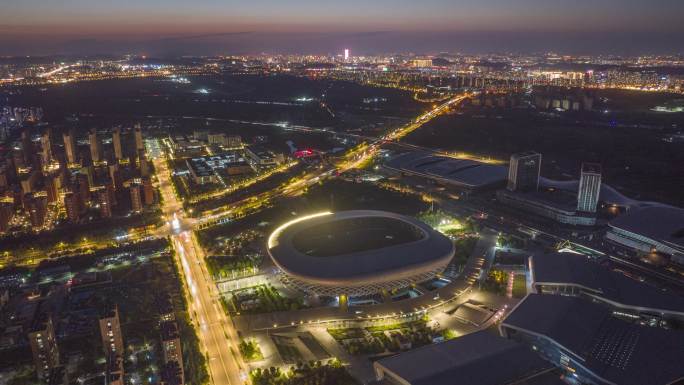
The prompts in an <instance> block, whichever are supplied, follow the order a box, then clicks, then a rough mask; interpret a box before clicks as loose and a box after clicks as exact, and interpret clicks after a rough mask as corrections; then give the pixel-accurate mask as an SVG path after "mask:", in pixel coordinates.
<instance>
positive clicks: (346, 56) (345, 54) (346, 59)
mask: <svg viewBox="0 0 684 385" xmlns="http://www.w3.org/2000/svg"><path fill="white" fill-rule="evenodd" d="M344 61H349V48H345V49H344Z"/></svg>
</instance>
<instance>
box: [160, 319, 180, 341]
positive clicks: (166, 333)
mask: <svg viewBox="0 0 684 385" xmlns="http://www.w3.org/2000/svg"><path fill="white" fill-rule="evenodd" d="M159 333H160V334H161V339H162V341H169V340H173V339H176V338H179V337H180V334H179V332H178V324H177V323H176V321H164V322H162V323H161V324H159Z"/></svg>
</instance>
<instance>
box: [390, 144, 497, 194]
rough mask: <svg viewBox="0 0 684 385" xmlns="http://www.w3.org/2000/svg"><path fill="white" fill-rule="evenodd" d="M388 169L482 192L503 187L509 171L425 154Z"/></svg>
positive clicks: (399, 160) (396, 161) (413, 155)
mask: <svg viewBox="0 0 684 385" xmlns="http://www.w3.org/2000/svg"><path fill="white" fill-rule="evenodd" d="M385 166H386V167H387V168H390V169H394V170H398V171H402V172H407V173H414V174H419V175H421V176H424V177H428V178H437V179H442V180H446V181H448V182H450V183H454V184H458V185H461V186H463V187H466V188H479V187H485V186H488V185H492V184H496V183H503V181H504V180H506V176H507V174H508V173H507V170H506V168H505V167H502V166H494V165H491V164H486V163H481V162H477V161H474V160H469V159H457V158H449V157H445V156H436V155H432V154H429V153H425V152H409V153H406V154H402V155H399V156H397V157H395V158H393V159H392V160H390V161H389V162H387V163H386V164H385Z"/></svg>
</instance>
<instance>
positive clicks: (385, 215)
mask: <svg viewBox="0 0 684 385" xmlns="http://www.w3.org/2000/svg"><path fill="white" fill-rule="evenodd" d="M268 253H269V255H270V256H271V259H272V260H273V262H274V263H275V264H276V266H278V267H279V268H280V270H282V272H283V273H284V274H285V277H286V279H287V281H288V282H289V283H290V284H292V285H294V286H296V287H297V288H299V289H301V290H303V291H306V292H309V293H315V294H318V295H324V296H342V295H346V296H362V295H370V294H376V293H380V292H383V291H390V290H392V289H398V288H402V287H406V286H409V285H411V284H413V283H417V282H421V281H425V280H428V279H431V278H433V277H434V276H435V275H437V274H439V273H441V272H442V271H443V270H444V269H445V268H446V266H447V265H448V264H449V262H450V261H451V259H452V257H453V256H454V244H453V242H452V241H451V240H450V239H449V238H447V237H445V236H444V235H442V234H440V233H439V232H437V231H435V230H433V229H432V228H431V227H430V226H428V225H426V224H425V223H423V222H420V221H418V220H416V219H414V218H410V217H407V216H403V215H399V214H395V213H389V212H383V211H371V210H355V211H343V212H339V213H334V214H333V213H330V212H324V213H318V214H313V215H308V216H304V217H300V218H297V219H295V220H293V221H290V222H288V223H285V224H283V225H282V226H280V227H278V228H277V229H276V230H275V231H274V232H273V233H272V234H271V236H270V237H269V239H268Z"/></svg>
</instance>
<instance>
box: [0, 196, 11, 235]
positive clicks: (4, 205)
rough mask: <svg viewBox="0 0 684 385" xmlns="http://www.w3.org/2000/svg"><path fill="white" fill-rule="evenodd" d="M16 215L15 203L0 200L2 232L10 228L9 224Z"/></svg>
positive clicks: (0, 230)
mask: <svg viewBox="0 0 684 385" xmlns="http://www.w3.org/2000/svg"><path fill="white" fill-rule="evenodd" d="M13 216H14V205H13V204H12V203H9V202H0V233H4V232H5V231H7V230H9V224H10V221H11V220H12V217H13Z"/></svg>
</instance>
